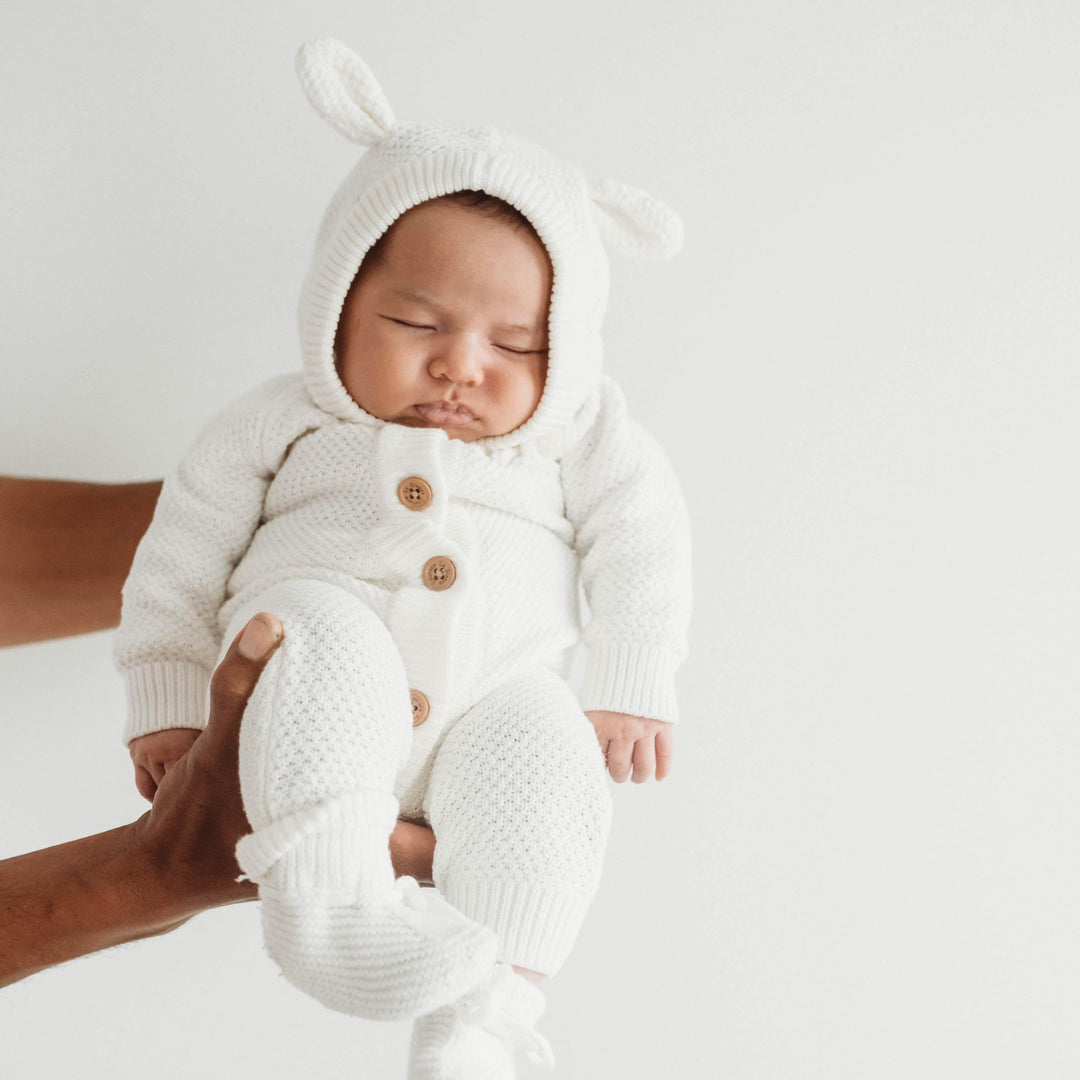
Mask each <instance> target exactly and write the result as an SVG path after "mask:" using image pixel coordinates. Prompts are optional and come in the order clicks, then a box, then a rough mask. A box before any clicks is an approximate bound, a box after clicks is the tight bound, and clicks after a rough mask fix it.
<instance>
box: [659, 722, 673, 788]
mask: <svg viewBox="0 0 1080 1080" xmlns="http://www.w3.org/2000/svg"><path fill="white" fill-rule="evenodd" d="M674 757H675V736H674V733H673V731H672V729H671V726H670V725H665V726H664V727H662V728H661V729H660V730H659V731H658V732H657V733H656V779H657V780H663V779H664V777H665V776H667V775H668V773H670V772H671V761H672V759H673V758H674Z"/></svg>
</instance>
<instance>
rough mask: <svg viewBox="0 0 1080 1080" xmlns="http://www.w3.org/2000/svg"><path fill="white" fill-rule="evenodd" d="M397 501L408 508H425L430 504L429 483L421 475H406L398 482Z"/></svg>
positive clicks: (431, 494)
mask: <svg viewBox="0 0 1080 1080" xmlns="http://www.w3.org/2000/svg"><path fill="white" fill-rule="evenodd" d="M397 497H398V501H399V502H400V503H401V505H402V506H406V507H408V508H409V509H410V510H426V509H427V508H428V507H429V506H430V505H431V500H432V498H433V493H432V490H431V485H430V484H429V483H428V482H427V481H426V480H425V479H424V478H423V477H422V476H407V477H405V479H404V480H402V481H401V483H400V484H398V489H397Z"/></svg>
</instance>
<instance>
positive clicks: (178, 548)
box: [116, 39, 690, 1080]
mask: <svg viewBox="0 0 1080 1080" xmlns="http://www.w3.org/2000/svg"><path fill="white" fill-rule="evenodd" d="M298 68H299V73H300V77H301V81H302V83H303V85H304V88H305V90H306V91H307V94H308V96H309V98H310V100H311V101H312V103H313V104H314V106H315V107H316V109H318V110H319V112H320V113H322V115H323V116H324V117H326V118H327V119H328V120H329V121H330V122H331V123H332V124H333V125H334V126H335V127H336V128H338V130H339V131H341V132H342V133H343V134H346V135H348V136H349V137H350V138H352V139H353V140H354V141H356V142H359V143H361V144H362V145H365V146H367V147H369V148H370V149H368V150H367V152H366V153H365V154H364V155H363V156H362V157H361V159H360V162H359V164H358V165H357V166H356V168H355V169H354V170H353V171H352V172H351V173H350V175H349V176H348V177H347V178H346V180H345V183H344V184H343V185H342V187H341V188H340V189H339V191H338V193H337V194H336V196H335V197H334V199H333V201H332V202H331V205H330V208H329V210H328V211H327V213H326V216H325V218H324V221H323V224H322V228H321V230H320V233H319V237H318V241H317V244H316V251H315V257H314V261H313V263H312V267H311V270H310V272H309V274H308V278H307V280H306V282H305V286H304V291H303V295H302V298H301V305H300V320H301V335H302V345H303V351H304V371H303V374H302V375H301V374H297V375H289V376H284V377H280V378H276V379H273V380H271V381H270V382H268V383H266V384H264V385H262V386H260V387H258V388H257V389H256V390H255V391H253V392H252V393H250V394H248V395H247V396H245V397H244V398H242V399H240V400H239V401H238V402H235V403H234V404H233V405H232V406H230V407H228V408H227V409H226V410H225V411H224V412H223V413H221V414H220V415H219V416H218V417H217V418H216V419H215V420H214V421H212V422H211V424H210V425H209V426H208V427H207V429H206V430H205V431H204V432H203V434H202V436H201V437H200V438H199V440H198V441H197V442H196V444H195V446H194V447H193V449H192V450H191V451H190V453H189V454H188V456H187V457H186V458H185V459H184V461H183V462H182V463H181V465H180V467H179V469H178V470H177V471H176V472H175V473H174V474H173V475H172V476H171V477H169V478H168V480H167V481H166V483H165V486H164V489H163V491H162V495H161V499H160V501H159V503H158V507H157V511H156V513H155V516H154V521H153V524H152V525H151V527H150V529H149V531H148V532H147V534H146V536H145V538H144V539H143V542H142V544H141V545H140V547H139V551H138V554H137V555H136V558H135V562H134V565H133V567H132V571H131V576H130V577H129V579H128V582H127V584H126V586H125V589H124V608H123V616H122V621H121V627H120V631H119V634H118V637H117V643H116V660H117V664H118V666H119V667H120V669H121V671H122V672H123V674H124V677H125V680H126V684H127V690H128V702H129V715H128V724H127V728H126V738H127V740H128V741H129V743H130V749H131V753H132V757H133V759H134V761H135V765H136V776H137V782H138V786H139V789H140V791H142V792H143V793H144V794H146V795H147V796H152V795H153V792H154V790H155V787H156V783H157V781H158V780H160V778H161V776H162V775H164V771H165V770H166V769H168V768H169V767H170V765H171V764H172V763H173V762H174V761H176V760H177V759H178V758H179V757H180V756H181V755H182V754H183V753H184V752H185V751H186V750H187V749H188V747H190V745H191V744H192V742H193V741H194V739H195V738H196V737H197V736H198V734H199V731H200V729H201V728H202V727H203V726H204V724H205V716H206V712H205V696H206V692H207V685H208V681H209V676H210V672H211V671H212V670H213V668H214V666H215V664H216V662H217V659H218V657H219V656H220V655H221V654H222V653H223V651H224V648H225V647H226V646H227V644H228V643H229V642H230V641H231V640H232V638H233V637H234V636H235V634H236V633H237V632H238V630H239V628H240V627H241V626H242V625H243V624H244V623H245V622H246V621H247V619H249V618H250V616H251V615H252V614H254V613H255V612H257V611H260V610H265V611H271V612H273V613H274V614H276V615H277V616H278V617H279V618H280V619H281V622H282V624H283V625H284V628H285V639H284V643H283V645H282V647H281V648H280V649H279V650H278V652H277V654H276V655H275V656H274V658H273V659H272V660H271V661H270V663H269V665H268V667H267V669H266V671H265V673H264V674H263V676H262V679H261V680H260V682H259V685H258V686H257V688H256V690H255V693H254V694H253V696H252V698H251V701H250V703H249V705H248V707H247V711H246V713H245V716H244V723H243V727H242V729H241V734H240V783H241V791H242V795H243V800H244V808H245V811H246V813H247V816H248V820H249V822H250V824H251V828H252V832H251V834H250V835H248V836H246V837H244V838H243V839H242V840H241V841H240V844H239V845H238V848H237V859H238V861H239V863H240V866H241V868H242V869H243V870H244V872H245V873H246V874H247V875H248V876H249V877H250V878H251V879H252V880H254V881H256V882H258V884H259V895H260V899H261V901H262V916H263V931H264V938H265V942H266V947H267V950H268V952H269V953H270V955H271V956H272V957H273V959H274V960H275V961H276V962H277V963H278V965H279V966H280V967H281V969H282V971H283V972H284V974H285V975H286V976H287V977H288V978H289V979H290V980H291V981H292V982H294V983H295V984H296V985H297V986H299V987H300V988H302V989H303V990H305V991H307V992H308V993H310V994H312V995H313V996H315V997H316V998H317V999H318V1000H320V1001H322V1002H323V1003H325V1004H326V1005H328V1006H330V1007H331V1008H334V1009H338V1010H341V1011H344V1012H347V1013H351V1014H354V1015H359V1016H365V1017H369V1018H374V1019H402V1018H408V1019H414V1020H415V1024H414V1029H413V1039H412V1045H411V1051H410V1054H411V1056H410V1065H409V1077H410V1078H411V1080H436V1078H439V1080H450V1078H458V1077H459V1078H463V1080H464V1078H466V1077H468V1078H475V1077H477V1076H481V1075H482V1076H485V1077H512V1076H513V1075H514V1067H513V1060H512V1052H513V1048H514V1046H515V1045H517V1046H521V1047H523V1048H525V1049H526V1050H528V1051H529V1052H530V1054H531V1056H533V1057H534V1058H535V1059H537V1060H547V1061H550V1050H549V1048H548V1047H547V1044H546V1042H545V1040H544V1039H543V1038H542V1037H541V1036H540V1035H539V1034H538V1033H537V1032H536V1031H535V1028H534V1025H535V1022H536V1020H537V1019H538V1018H539V1016H540V1014H541V1012H542V1009H543V1003H544V1002H543V995H542V993H541V991H540V989H539V984H540V983H541V982H542V981H543V979H544V977H550V976H552V975H554V974H555V973H556V972H557V971H558V970H559V968H560V967H561V965H562V964H563V962H564V961H565V959H566V957H567V955H568V954H569V951H570V949H571V947H572V945H573V942H574V940H575V938H576V936H577V934H578V931H579V928H580V926H581V923H582V920H583V918H584V916H585V912H586V909H587V908H588V906H589V903H590V902H591V900H592V897H593V895H594V893H595V890H596V887H597V882H598V878H599V874H600V868H601V860H602V857H603V851H604V846H605V842H606V838H607V831H608V823H609V818H610V798H609V794H608V790H607V785H606V783H605V776H606V774H605V769H604V761H605V756H606V760H607V767H608V769H610V771H611V773H612V775H613V776H614V777H615V778H616V779H625V778H626V776H627V775H628V774H629V773H630V771H631V769H632V770H633V775H634V778H635V779H645V778H647V777H648V776H650V775H652V774H653V772H654V771H655V773H656V775H657V777H658V778H659V777H661V776H663V775H664V773H665V772H666V768H667V765H666V762H667V760H668V759H669V758H670V754H671V727H672V724H673V723H674V721H675V720H676V706H675V696H674V684H673V676H674V673H675V670H676V669H677V667H678V666H679V664H680V663H681V661H682V659H683V657H684V655H685V651H686V643H685V637H686V626H687V622H688V617H689V607H690V602H689V594H690V590H689V539H688V528H687V524H686V514H685V508H684V506H683V503H682V499H681V497H680V495H679V492H678V486H677V484H676V482H675V480H674V477H673V475H672V473H671V470H670V467H669V466H668V464H667V462H666V459H665V458H664V456H663V454H662V452H661V451H660V450H659V448H658V446H657V445H656V443H655V442H654V441H653V440H652V439H651V438H650V437H649V436H648V435H647V434H646V433H645V432H644V431H643V430H642V429H641V428H639V427H637V426H636V425H635V424H634V423H633V422H632V421H631V420H629V418H628V417H627V415H626V409H625V404H624V401H623V398H622V396H621V394H620V392H619V391H618V389H617V388H616V386H615V384H614V383H613V382H612V381H611V380H610V379H609V378H607V377H604V376H602V375H601V371H600V368H601V339H600V324H601V320H602V317H603V312H604V307H605V304H606V297H607V280H608V272H607V259H606V254H605V251H604V243H603V241H607V243H608V244H609V245H611V246H614V247H616V248H617V249H618V250H621V251H624V252H626V253H628V254H647V255H655V256H665V255H669V254H672V253H674V251H676V250H677V249H678V247H679V245H680V243H681V229H680V226H679V223H678V219H677V218H676V217H675V216H674V214H672V212H671V211H670V210H668V209H667V207H665V206H664V205H663V204H662V203H660V202H659V201H658V200H656V199H653V198H651V197H650V196H648V195H646V194H645V193H644V192H640V191H637V190H635V189H632V188H629V187H627V186H625V185H623V184H618V183H615V182H613V181H606V182H601V183H592V184H590V183H589V181H588V180H587V179H586V178H585V177H584V176H583V175H582V174H581V173H580V172H579V171H578V170H576V169H574V168H572V167H570V166H568V165H566V164H564V163H562V162H559V161H558V160H556V159H554V158H552V157H551V156H550V155H548V154H547V153H545V152H544V151H543V150H541V149H540V148H539V147H536V146H534V145H532V144H530V143H527V142H524V141H523V140H519V139H515V138H512V137H510V136H508V135H505V134H503V133H501V132H497V131H494V130H492V129H486V128H454V129H446V128H436V127H432V126H427V125H420V124H404V123H396V122H395V119H394V115H393V112H392V110H391V108H390V106H389V103H388V102H387V100H386V98H385V96H384V94H383V92H382V90H381V89H380V87H379V85H378V84H377V83H376V81H375V79H374V76H373V75H372V73H371V71H370V70H369V69H368V68H367V67H366V66H365V65H364V64H363V63H362V61H360V59H359V58H358V57H356V56H355V55H353V54H352V53H351V52H349V50H347V49H346V48H345V47H344V46H343V45H341V44H340V43H339V42H336V41H333V40H330V39H322V40H319V41H315V42H312V43H309V44H308V45H306V46H305V47H304V48H303V49H302V50H301V52H300V56H299V60H298ZM582 594H584V601H585V605H587V609H588V610H587V613H586V612H585V611H583V604H582V600H583V596H582ZM586 614H587V618H586ZM583 624H584V625H585V630H584V634H582V630H581V628H582V626H583ZM582 640H583V641H584V644H585V646H586V647H587V651H588V655H587V663H586V667H585V672H584V676H583V683H582V687H581V690H580V695H579V698H576V697H575V696H574V694H573V693H572V692H571V691H570V689H569V688H568V686H567V683H566V681H565V679H566V676H567V675H568V673H569V666H570V662H571V660H572V657H573V654H574V651H575V649H576V647H577V646H578V644H579V642H581V641H582ZM583 708H584V709H585V710H587V711H585V712H583ZM399 815H400V816H402V817H405V818H409V819H412V820H416V821H424V822H427V823H429V824H430V825H431V827H432V829H433V830H434V832H435V835H436V837H437V840H438V844H437V847H436V850H435V861H434V872H433V877H434V883H435V885H436V889H424V890H420V889H419V888H418V887H417V883H416V882H415V881H414V880H413V879H411V878H403V879H401V880H399V881H397V882H395V881H394V877H393V870H392V867H391V863H390V857H389V851H388V846H387V838H388V836H389V833H390V831H391V830H392V828H393V826H394V824H395V822H396V820H397V818H398V816H399Z"/></svg>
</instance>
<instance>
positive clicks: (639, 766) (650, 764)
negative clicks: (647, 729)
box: [631, 735, 656, 784]
mask: <svg viewBox="0 0 1080 1080" xmlns="http://www.w3.org/2000/svg"><path fill="white" fill-rule="evenodd" d="M655 770H656V752H655V750H654V748H653V736H652V735H643V736H642V737H641V738H640V739H638V741H637V742H636V743H634V775H633V776H632V777H631V779H632V780H633V781H634V783H635V784H640V783H642V782H643V781H645V780H648V779H649V777H650V776H652V774H653V772H654V771H655Z"/></svg>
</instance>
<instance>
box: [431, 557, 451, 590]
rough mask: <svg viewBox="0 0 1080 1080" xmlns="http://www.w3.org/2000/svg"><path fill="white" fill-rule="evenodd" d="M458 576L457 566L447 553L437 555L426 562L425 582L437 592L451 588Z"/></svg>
mask: <svg viewBox="0 0 1080 1080" xmlns="http://www.w3.org/2000/svg"><path fill="white" fill-rule="evenodd" d="M456 577H457V567H455V566H454V564H453V563H452V562H451V561H450V560H449V559H448V558H447V557H446V556H445V555H435V556H433V557H432V558H430V559H428V561H427V562H426V563H424V584H425V585H426V586H427V587H428V588H429V589H434V590H435V592H442V590H443V589H449V588H450V586H451V585H453V584H454V578H456Z"/></svg>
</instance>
